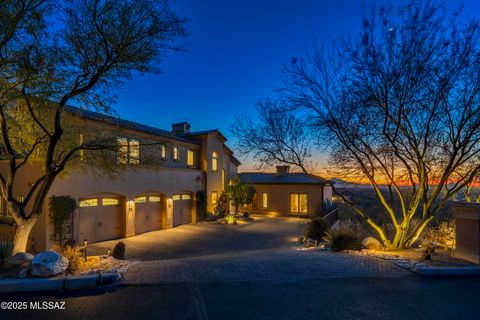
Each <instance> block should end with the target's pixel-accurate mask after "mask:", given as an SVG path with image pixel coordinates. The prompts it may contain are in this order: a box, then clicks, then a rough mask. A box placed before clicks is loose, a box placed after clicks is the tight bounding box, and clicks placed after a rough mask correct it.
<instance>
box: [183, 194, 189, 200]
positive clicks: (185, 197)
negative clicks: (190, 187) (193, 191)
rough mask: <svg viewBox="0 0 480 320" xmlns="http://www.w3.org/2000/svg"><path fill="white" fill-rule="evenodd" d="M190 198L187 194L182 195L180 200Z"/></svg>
mask: <svg viewBox="0 0 480 320" xmlns="http://www.w3.org/2000/svg"><path fill="white" fill-rule="evenodd" d="M190 199H191V196H190V195H189V194H182V200H190Z"/></svg>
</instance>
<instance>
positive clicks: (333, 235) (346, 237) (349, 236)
mask: <svg viewBox="0 0 480 320" xmlns="http://www.w3.org/2000/svg"><path fill="white" fill-rule="evenodd" d="M363 236H364V231H363V230H362V227H361V225H359V224H356V223H353V222H352V221H350V220H346V221H338V222H337V223H335V224H334V225H333V226H332V228H331V229H330V230H329V231H327V232H326V234H325V237H324V240H325V241H328V242H330V243H331V248H332V251H343V250H360V249H361V248H362V239H363Z"/></svg>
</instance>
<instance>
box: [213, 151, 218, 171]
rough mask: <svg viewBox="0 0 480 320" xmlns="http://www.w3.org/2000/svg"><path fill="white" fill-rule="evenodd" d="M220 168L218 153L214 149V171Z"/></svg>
mask: <svg viewBox="0 0 480 320" xmlns="http://www.w3.org/2000/svg"><path fill="white" fill-rule="evenodd" d="M217 170H218V154H217V153H216V152H215V151H214V152H213V153H212V171H217Z"/></svg>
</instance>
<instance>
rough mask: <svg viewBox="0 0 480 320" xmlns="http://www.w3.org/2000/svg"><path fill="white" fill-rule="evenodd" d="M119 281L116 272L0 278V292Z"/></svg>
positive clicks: (82, 285)
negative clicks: (52, 276)
mask: <svg viewBox="0 0 480 320" xmlns="http://www.w3.org/2000/svg"><path fill="white" fill-rule="evenodd" d="M119 282H120V275H119V274H118V273H107V274H87V275H80V276H70V275H68V276H61V277H55V278H27V279H3V280H0V293H10V292H33V291H60V290H78V289H93V288H97V287H105V286H116V285H118V284H119Z"/></svg>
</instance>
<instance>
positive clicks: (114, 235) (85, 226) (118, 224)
mask: <svg viewBox="0 0 480 320" xmlns="http://www.w3.org/2000/svg"><path fill="white" fill-rule="evenodd" d="M122 199H123V198H121V197H102V198H86V199H80V203H79V241H83V240H84V239H87V240H88V242H89V243H94V242H99V241H105V240H111V239H118V238H122V237H123V236H124V234H125V232H124V230H125V218H124V217H125V215H124V211H125V210H124V207H123V202H124V201H122Z"/></svg>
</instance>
